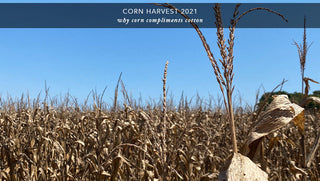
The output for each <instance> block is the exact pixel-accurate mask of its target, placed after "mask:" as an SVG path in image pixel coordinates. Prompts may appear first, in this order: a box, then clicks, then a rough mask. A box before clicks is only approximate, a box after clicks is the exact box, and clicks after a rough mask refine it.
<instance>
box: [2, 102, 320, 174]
mask: <svg viewBox="0 0 320 181" xmlns="http://www.w3.org/2000/svg"><path fill="white" fill-rule="evenodd" d="M48 102H49V101H48V100H43V101H41V100H40V99H36V100H34V101H30V99H24V98H22V99H19V100H12V99H9V100H6V101H4V100H2V101H1V110H0V111H1V113H0V131H1V133H0V141H1V145H0V150H1V151H0V154H1V155H0V156H1V158H2V159H1V160H0V168H1V178H0V179H1V180H157V179H159V180H216V179H217V175H218V173H219V170H220V169H221V168H222V167H223V165H224V162H225V160H226V159H227V158H228V156H230V153H231V150H232V144H231V138H230V134H229V131H228V129H227V128H228V126H229V125H228V124H229V122H228V115H227V114H226V113H225V111H224V110H221V109H220V108H219V107H214V106H208V104H207V103H208V102H209V101H203V100H201V99H200V98H198V99H197V100H196V104H193V105H192V102H191V101H190V100H185V99H181V101H180V103H179V106H178V107H174V106H173V105H172V104H169V105H167V118H166V119H167V121H166V135H165V138H166V140H165V143H163V142H162V136H163V135H162V126H161V124H162V117H163V112H162V105H161V104H151V103H150V104H146V105H145V106H138V105H136V104H135V103H134V102H132V100H131V101H126V102H127V104H128V105H127V104H124V105H123V106H119V105H116V108H117V109H107V108H106V106H107V104H106V103H103V102H99V104H97V105H96V104H95V105H93V106H87V105H82V106H79V105H78V104H77V103H76V102H72V101H71V100H69V99H68V98H66V99H65V100H64V102H62V103H59V105H57V101H51V103H48ZM168 102H170V100H169V101H168ZM48 104H49V105H48ZM112 107H113V106H112ZM252 115H254V113H253V112H252V111H251V110H250V109H248V108H247V109H245V108H240V107H239V108H237V109H236V111H235V120H236V128H237V129H236V130H237V131H236V135H237V139H238V141H239V146H241V144H242V143H243V142H244V140H245V139H246V137H247V135H248V132H249V130H250V129H251V128H252V126H253V122H252V121H251V120H252ZM319 116H320V114H319V112H315V111H312V112H309V113H308V115H307V116H306V117H307V120H306V126H305V131H306V140H307V142H306V143H307V145H306V147H307V148H310V147H311V146H312V143H313V142H314V141H315V138H316V135H317V131H319V129H318V128H319ZM275 139H277V141H274V140H275ZM299 139H300V136H299V134H298V130H297V129H296V127H294V125H293V124H288V125H287V126H286V127H284V128H282V129H280V130H279V131H277V132H275V133H274V134H272V135H269V136H267V137H266V139H265V143H266V144H264V147H265V150H266V151H265V160H266V161H267V167H266V168H267V169H266V172H267V173H268V175H269V179H270V180H296V179H297V178H299V177H298V176H299V174H300V175H301V174H306V175H307V178H308V179H310V180H317V178H319V177H320V172H319V170H320V164H319V163H320V154H319V153H317V154H316V156H315V158H314V161H313V162H312V164H311V165H310V167H309V168H308V169H306V170H305V173H303V172H301V171H299V169H295V167H297V168H298V167H300V165H299V163H300V159H301V150H300V148H299V144H298V143H299ZM269 143H272V144H269ZM164 144H165V145H166V147H165V149H163V148H164V147H163V145H164ZM163 159H165V160H166V161H165V162H163ZM292 164H293V165H292ZM294 164H295V165H294ZM164 168H165V169H166V170H165V169H164ZM164 172H165V178H164V177H163V174H164Z"/></svg>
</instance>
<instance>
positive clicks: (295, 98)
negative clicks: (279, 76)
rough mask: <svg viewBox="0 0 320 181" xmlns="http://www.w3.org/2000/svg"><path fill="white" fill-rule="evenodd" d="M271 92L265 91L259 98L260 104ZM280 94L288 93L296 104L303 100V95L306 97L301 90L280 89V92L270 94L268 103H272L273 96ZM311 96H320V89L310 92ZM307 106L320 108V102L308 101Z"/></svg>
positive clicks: (308, 107)
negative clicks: (291, 91) (292, 91)
mask: <svg viewBox="0 0 320 181" xmlns="http://www.w3.org/2000/svg"><path fill="white" fill-rule="evenodd" d="M269 94H270V92H267V93H264V94H263V95H262V96H261V98H260V100H259V104H261V103H263V102H264V100H265V99H266V97H267V96H268V95H269ZM280 94H286V95H288V97H289V99H290V101H291V102H292V103H296V104H299V103H300V102H301V101H302V99H303V97H304V95H303V94H301V93H299V92H294V93H288V92H286V91H278V92H273V93H272V94H271V96H270V97H269V98H268V100H267V103H268V104H269V103H271V101H272V100H273V98H272V96H273V95H280ZM309 96H315V97H320V90H316V91H313V93H312V94H309ZM305 108H307V109H319V108H320V105H319V104H316V103H314V102H310V103H308V104H307V105H306V107H305Z"/></svg>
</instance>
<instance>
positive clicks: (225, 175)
mask: <svg viewBox="0 0 320 181" xmlns="http://www.w3.org/2000/svg"><path fill="white" fill-rule="evenodd" d="M218 179H219V180H220V181H227V180H246V181H251V180H252V181H254V180H260V181H267V180H268V174H267V173H266V172H264V171H262V170H261V169H260V168H259V167H258V166H257V165H256V164H255V163H253V162H252V161H251V160H250V159H249V158H248V157H246V156H243V155H241V154H239V153H234V154H233V156H232V157H230V158H229V159H228V160H227V162H226V165H225V166H224V168H223V169H222V171H221V172H220V174H219V177H218Z"/></svg>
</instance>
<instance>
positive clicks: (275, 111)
mask: <svg viewBox="0 0 320 181" xmlns="http://www.w3.org/2000/svg"><path fill="white" fill-rule="evenodd" d="M273 98H274V100H273V101H272V102H271V104H270V105H269V106H268V107H267V109H266V111H265V112H264V113H263V114H262V116H261V118H260V119H259V121H258V123H257V124H256V126H255V127H254V128H253V129H252V131H251V133H250V134H249V136H248V139H247V141H246V143H245V146H244V147H245V150H244V154H245V155H247V154H248V153H249V152H250V147H253V146H254V145H250V144H251V143H253V142H254V141H255V140H258V139H260V138H262V137H264V136H266V135H268V134H270V133H272V132H274V131H276V130H278V129H280V128H282V127H284V126H285V125H287V124H288V123H289V122H290V121H292V120H294V119H295V118H296V117H297V116H298V118H297V119H296V120H295V121H296V123H297V124H298V125H299V126H300V127H301V128H302V126H301V124H302V122H303V123H304V119H303V118H302V117H301V116H302V115H304V114H303V111H304V109H303V108H302V107H300V106H298V105H296V104H293V103H291V102H290V100H289V98H288V96H287V95H276V96H273Z"/></svg>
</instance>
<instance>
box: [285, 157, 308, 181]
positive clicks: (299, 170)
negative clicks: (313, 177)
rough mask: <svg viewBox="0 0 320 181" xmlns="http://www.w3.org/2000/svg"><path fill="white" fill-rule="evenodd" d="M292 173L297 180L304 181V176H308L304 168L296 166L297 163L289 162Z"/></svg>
mask: <svg viewBox="0 0 320 181" xmlns="http://www.w3.org/2000/svg"><path fill="white" fill-rule="evenodd" d="M288 163H289V168H290V172H291V173H292V174H293V176H294V177H295V178H296V179H299V180H300V179H302V175H308V173H307V172H306V171H304V170H303V169H302V168H299V167H297V166H296V165H295V161H288Z"/></svg>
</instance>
